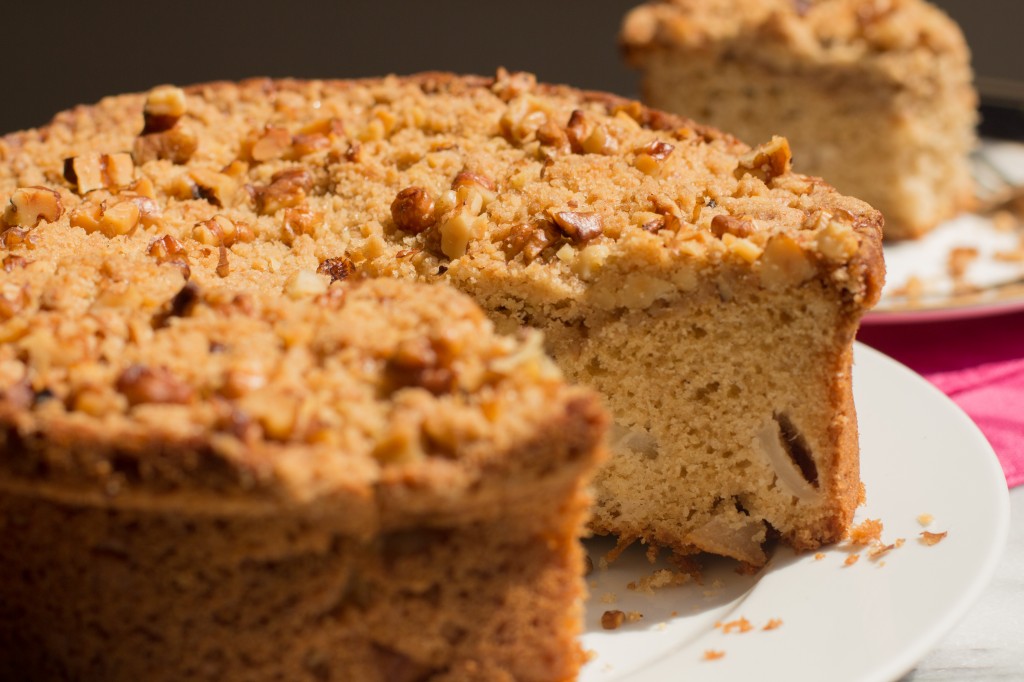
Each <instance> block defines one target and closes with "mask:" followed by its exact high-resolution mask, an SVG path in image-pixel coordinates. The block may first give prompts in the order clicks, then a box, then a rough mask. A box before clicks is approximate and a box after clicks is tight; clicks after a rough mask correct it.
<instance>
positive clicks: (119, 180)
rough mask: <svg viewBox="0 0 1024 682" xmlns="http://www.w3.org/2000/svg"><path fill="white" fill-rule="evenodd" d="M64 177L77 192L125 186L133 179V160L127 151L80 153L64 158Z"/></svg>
mask: <svg viewBox="0 0 1024 682" xmlns="http://www.w3.org/2000/svg"><path fill="white" fill-rule="evenodd" d="M64 179H65V180H67V181H68V182H70V183H71V184H72V185H74V186H75V189H76V191H77V192H78V193H79V194H85V193H86V192H91V191H93V190H96V189H113V188H117V187H125V186H127V185H130V184H132V182H133V181H134V179H135V162H134V161H132V156H131V154H128V153H127V152H120V153H117V154H100V153H98V152H93V153H89V154H81V155H79V156H73V157H71V158H67V159H64Z"/></svg>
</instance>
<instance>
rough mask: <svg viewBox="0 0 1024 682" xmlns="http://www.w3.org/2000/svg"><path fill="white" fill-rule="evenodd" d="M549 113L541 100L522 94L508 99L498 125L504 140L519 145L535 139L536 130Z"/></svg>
mask: <svg viewBox="0 0 1024 682" xmlns="http://www.w3.org/2000/svg"><path fill="white" fill-rule="evenodd" d="M550 113H551V112H550V109H549V108H548V105H547V104H546V103H545V102H544V101H543V100H540V99H537V98H536V97H533V96H532V95H530V94H523V95H520V96H518V97H515V98H513V99H512V100H511V101H509V103H508V108H507V109H506V110H505V113H504V114H502V117H501V119H500V120H499V121H498V126H499V129H500V130H501V134H502V136H504V137H505V139H506V140H508V141H509V142H511V143H512V144H516V145H520V146H521V145H525V144H527V143H529V142H532V141H534V140H535V139H537V131H538V130H539V129H540V128H541V127H542V126H543V125H544V124H545V123H546V122H547V121H548V120H549V118H550Z"/></svg>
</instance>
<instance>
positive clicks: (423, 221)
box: [391, 187, 437, 234]
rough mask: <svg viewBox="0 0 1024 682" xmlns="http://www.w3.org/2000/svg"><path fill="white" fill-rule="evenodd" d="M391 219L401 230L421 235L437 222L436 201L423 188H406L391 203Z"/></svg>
mask: <svg viewBox="0 0 1024 682" xmlns="http://www.w3.org/2000/svg"><path fill="white" fill-rule="evenodd" d="M391 218H392V219H393V220H394V221H395V226H396V227H397V228H398V229H399V230H402V231H403V232H410V233H412V234H419V233H420V232H423V231H424V230H426V229H427V228H428V227H431V226H432V225H433V224H434V223H436V222H437V218H436V217H435V216H434V200H433V199H431V198H430V195H429V194H427V190H425V189H423V188H422V187H406V188H405V189H403V190H402V191H401V192H399V193H398V196H396V197H395V200H394V201H393V202H391Z"/></svg>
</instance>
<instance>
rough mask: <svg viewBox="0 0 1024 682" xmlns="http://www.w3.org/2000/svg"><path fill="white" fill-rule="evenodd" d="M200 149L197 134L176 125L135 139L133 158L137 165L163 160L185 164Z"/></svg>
mask: <svg viewBox="0 0 1024 682" xmlns="http://www.w3.org/2000/svg"><path fill="white" fill-rule="evenodd" d="M198 148H199V138H197V137H196V136H195V133H193V132H192V131H190V130H188V129H187V128H184V127H182V126H181V125H176V126H174V127H173V128H171V129H169V130H165V131H163V132H160V133H149V134H146V135H140V136H139V137H137V138H135V145H134V147H133V148H132V156H133V157H134V159H135V163H137V164H144V163H147V162H149V161H157V160H161V159H163V160H167V161H170V162H171V163H176V164H183V163H186V162H187V161H188V160H189V159H191V158H192V155H193V154H195V152H196V150H197V149H198Z"/></svg>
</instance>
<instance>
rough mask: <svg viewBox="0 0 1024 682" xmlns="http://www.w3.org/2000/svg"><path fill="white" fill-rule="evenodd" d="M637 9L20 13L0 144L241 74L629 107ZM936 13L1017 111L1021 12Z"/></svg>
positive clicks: (367, 5) (1020, 8) (11, 32)
mask: <svg viewBox="0 0 1024 682" xmlns="http://www.w3.org/2000/svg"><path fill="white" fill-rule="evenodd" d="M638 2H639V0H542V1H538V0H504V1H503V2H487V1H486V0H475V1H470V0H452V1H446V2H403V1H401V0H375V1H369V0H357V1H355V2H335V3H329V2H326V1H325V2H300V1H289V0H275V1H273V2H269V1H267V0H253V1H252V2H248V3H245V4H234V3H223V2H217V1H216V0H208V1H207V2H195V1H194V0H181V1H174V0H163V1H158V2H152V1H150V2H146V1H145V0H139V1H137V2H133V3H128V2H106V3H87V2H82V3H75V4H73V5H68V6H67V7H64V6H63V3H61V4H57V3H45V2H39V1H38V0H36V1H35V2H30V3H24V2H19V3H18V5H17V7H16V8H15V7H6V8H5V9H4V12H3V17H4V18H3V20H2V23H0V25H2V26H3V30H2V32H0V50H2V52H3V55H4V57H3V58H4V62H5V64H6V68H5V69H4V74H3V80H4V87H3V89H2V92H3V96H2V98H0V132H8V131H12V130H18V129H21V128H27V127H32V126H37V125H41V124H43V123H46V122H47V121H48V120H49V119H50V118H51V117H52V116H53V114H54V113H55V112H57V111H60V110H62V109H65V108H68V107H70V106H73V105H75V104H78V103H87V102H94V101H96V100H97V99H99V98H100V97H102V96H104V95H107V94H116V93H121V92H130V91H140V90H146V89H148V88H149V87H151V86H153V85H156V84H159V83H175V84H178V85H184V84H188V83H197V82H202V81H208V80H216V79H238V78H244V77H247V76H296V77H324V78H327V77H330V78H344V77H356V76H374V75H383V74H387V73H400V74H401V73H412V72H416V71H425V70H450V71H458V72H464V73H480V74H493V73H494V70H495V68H496V67H498V66H499V65H503V66H506V67H508V68H509V69H513V70H527V71H533V72H534V73H536V74H537V75H538V76H539V77H540V78H541V79H542V80H546V81H551V82H565V83H571V84H572V85H576V86H579V87H584V88H594V89H601V90H609V91H612V92H617V93H619V94H624V95H635V94H636V93H637V86H636V77H635V75H634V74H633V73H632V72H630V71H629V70H628V69H626V67H625V66H624V65H623V64H622V63H621V60H620V59H619V55H618V51H617V49H616V44H615V41H616V35H617V32H618V27H619V23H620V21H621V18H622V16H623V15H624V14H625V13H626V11H627V10H628V9H629V8H630V7H632V6H633V5H634V4H637V3H638ZM937 4H939V5H941V6H943V7H944V8H946V9H947V10H948V11H949V12H950V13H951V14H953V15H954V17H955V18H956V19H957V20H958V21H960V22H961V24H962V26H963V28H964V31H965V33H966V35H967V37H968V41H969V42H970V44H971V46H972V49H973V51H974V54H975V68H976V71H977V73H978V75H979V83H980V85H981V89H982V91H983V93H986V94H989V95H992V94H994V93H997V92H1004V91H1005V93H1004V94H1005V95H1006V96H1010V97H1014V98H1016V97H1019V99H1020V100H1022V101H1024V57H1022V56H1021V43H1022V41H1021V37H1020V35H1019V34H1020V30H1021V26H1024V2H1022V1H1021V0H938V3H937ZM1007 83H1009V85H1007Z"/></svg>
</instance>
